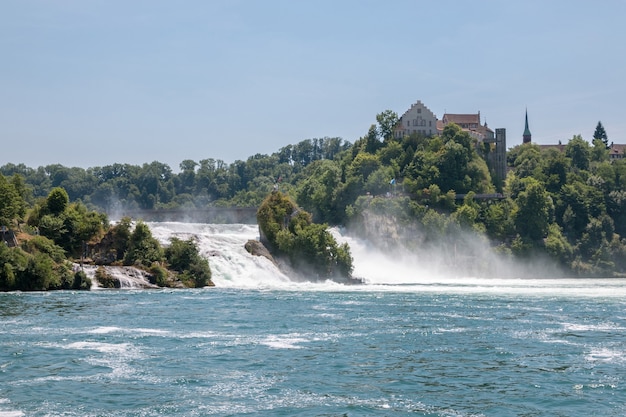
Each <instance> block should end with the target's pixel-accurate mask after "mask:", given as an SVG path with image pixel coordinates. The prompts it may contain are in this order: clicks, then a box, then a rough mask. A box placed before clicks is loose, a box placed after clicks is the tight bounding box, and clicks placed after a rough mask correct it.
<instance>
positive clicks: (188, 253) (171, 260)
mask: <svg viewBox="0 0 626 417" xmlns="http://www.w3.org/2000/svg"><path fill="white" fill-rule="evenodd" d="M165 258H166V259H167V263H168V265H169V267H170V268H171V269H173V270H174V271H177V272H179V273H180V278H181V280H182V281H184V282H186V283H187V284H192V285H193V286H194V287H196V288H201V287H205V286H207V285H213V283H212V282H211V268H210V266H209V262H208V261H207V260H206V259H204V258H202V257H201V256H200V252H199V251H198V246H197V245H196V242H195V240H194V239H188V240H181V239H178V238H176V237H173V238H171V239H170V246H169V247H167V248H166V249H165Z"/></svg>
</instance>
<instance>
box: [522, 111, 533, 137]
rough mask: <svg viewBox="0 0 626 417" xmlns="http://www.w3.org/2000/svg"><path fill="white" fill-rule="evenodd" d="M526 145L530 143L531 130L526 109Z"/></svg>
mask: <svg viewBox="0 0 626 417" xmlns="http://www.w3.org/2000/svg"><path fill="white" fill-rule="evenodd" d="M522 138H523V142H524V143H530V138H531V134H530V129H528V109H526V125H525V126H524V135H523V136H522Z"/></svg>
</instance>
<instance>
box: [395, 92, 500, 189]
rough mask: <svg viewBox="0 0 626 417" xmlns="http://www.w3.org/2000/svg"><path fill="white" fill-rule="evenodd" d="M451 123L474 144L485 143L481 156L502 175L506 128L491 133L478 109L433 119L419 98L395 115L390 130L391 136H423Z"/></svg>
mask: <svg viewBox="0 0 626 417" xmlns="http://www.w3.org/2000/svg"><path fill="white" fill-rule="evenodd" d="M450 123H455V124H457V125H459V127H461V129H463V130H464V131H466V132H468V133H469V134H470V136H471V137H473V138H475V139H476V141H477V145H481V144H486V145H487V146H486V147H482V150H487V152H486V155H485V158H486V160H487V163H488V164H489V166H490V167H491V168H492V170H493V172H494V174H495V175H496V177H497V178H498V179H500V180H504V178H505V177H506V172H507V169H506V129H504V128H499V129H496V131H495V133H494V131H493V130H491V129H490V128H489V127H488V126H487V122H485V123H484V124H482V123H481V121H480V112H478V113H476V114H452V113H445V114H444V115H443V118H442V119H441V120H438V119H437V116H435V113H433V112H432V111H431V110H430V109H429V108H428V107H426V106H425V105H424V104H423V103H422V102H421V101H419V100H418V101H417V102H416V103H415V104H413V105H412V106H411V107H410V108H409V109H408V110H407V111H406V112H404V114H403V115H402V116H401V117H400V119H398V123H397V125H396V128H395V130H394V137H395V138H396V139H401V138H402V137H404V136H409V135H412V134H419V135H423V136H432V135H440V134H441V133H442V132H443V129H444V128H445V126H446V125H448V124H450Z"/></svg>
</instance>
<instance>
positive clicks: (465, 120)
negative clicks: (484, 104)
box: [443, 113, 480, 125]
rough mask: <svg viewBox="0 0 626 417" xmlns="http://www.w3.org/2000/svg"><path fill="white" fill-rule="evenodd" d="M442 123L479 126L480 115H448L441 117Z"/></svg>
mask: <svg viewBox="0 0 626 417" xmlns="http://www.w3.org/2000/svg"><path fill="white" fill-rule="evenodd" d="M443 122H444V123H446V124H447V123H456V124H470V123H474V124H477V125H478V124H480V114H450V113H446V114H444V115H443Z"/></svg>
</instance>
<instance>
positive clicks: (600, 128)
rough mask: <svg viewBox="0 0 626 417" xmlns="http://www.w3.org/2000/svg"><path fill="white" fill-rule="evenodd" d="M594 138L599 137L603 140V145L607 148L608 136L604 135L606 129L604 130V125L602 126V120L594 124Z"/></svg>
mask: <svg viewBox="0 0 626 417" xmlns="http://www.w3.org/2000/svg"><path fill="white" fill-rule="evenodd" d="M593 138H594V139H600V140H602V142H604V146H606V148H607V149H609V138H608V137H607V135H606V130H604V126H602V122H598V125H597V126H596V131H595V132H593Z"/></svg>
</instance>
